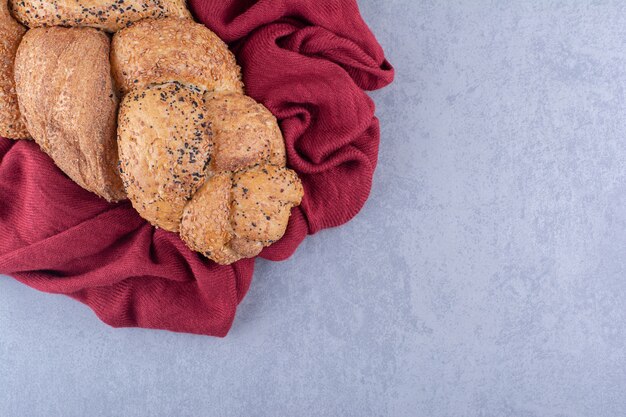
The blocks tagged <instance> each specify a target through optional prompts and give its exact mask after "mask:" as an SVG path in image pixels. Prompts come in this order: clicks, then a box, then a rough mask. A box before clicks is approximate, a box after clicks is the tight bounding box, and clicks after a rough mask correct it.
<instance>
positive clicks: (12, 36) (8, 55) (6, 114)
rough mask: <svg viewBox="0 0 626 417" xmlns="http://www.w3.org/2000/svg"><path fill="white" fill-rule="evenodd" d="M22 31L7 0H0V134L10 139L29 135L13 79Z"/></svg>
mask: <svg viewBox="0 0 626 417" xmlns="http://www.w3.org/2000/svg"><path fill="white" fill-rule="evenodd" d="M24 33H26V28H25V27H24V26H22V25H20V24H19V23H18V22H17V21H16V20H15V19H13V16H11V13H9V8H8V4H7V0H0V136H3V137H7V138H12V139H26V138H28V137H30V135H29V134H28V130H26V126H25V125H24V122H23V121H22V116H21V114H20V109H19V106H18V104H17V95H16V94H15V81H14V79H13V65H14V61H15V52H16V51H17V47H18V45H19V44H20V41H21V40H22V36H24Z"/></svg>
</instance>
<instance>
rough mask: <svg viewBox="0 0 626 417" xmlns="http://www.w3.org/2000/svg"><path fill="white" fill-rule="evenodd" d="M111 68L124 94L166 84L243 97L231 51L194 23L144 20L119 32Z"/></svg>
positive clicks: (237, 68)
mask: <svg viewBox="0 0 626 417" xmlns="http://www.w3.org/2000/svg"><path fill="white" fill-rule="evenodd" d="M111 67H112V70H113V77H114V78H115V81H116V83H117V85H118V87H119V88H120V90H121V92H122V93H124V94H125V93H127V92H128V91H130V90H131V89H133V88H144V87H146V86H147V85H149V84H160V83H164V82H168V81H178V82H180V83H184V84H190V85H194V86H197V87H199V88H203V89H205V90H209V91H233V92H238V93H243V84H242V82H241V71H240V68H239V66H238V65H237V62H236V60H235V57H234V55H233V54H232V52H230V50H229V49H228V46H227V45H226V44H225V43H224V41H222V40H221V39H220V38H219V37H218V36H217V35H216V34H215V33H213V32H211V31H210V30H209V29H207V27H206V26H204V25H201V24H199V23H196V22H194V21H192V20H186V19H176V18H169V19H158V20H155V19H146V20H142V21H141V22H138V23H135V24H134V25H132V26H130V27H128V28H125V29H122V30H120V31H119V32H117V33H116V34H115V36H114V37H113V43H112V46H111Z"/></svg>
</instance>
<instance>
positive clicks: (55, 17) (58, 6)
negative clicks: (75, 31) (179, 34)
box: [10, 0, 191, 32]
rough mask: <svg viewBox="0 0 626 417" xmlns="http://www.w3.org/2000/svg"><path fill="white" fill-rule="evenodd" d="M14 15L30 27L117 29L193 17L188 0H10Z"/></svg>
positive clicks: (110, 30) (109, 30)
mask: <svg viewBox="0 0 626 417" xmlns="http://www.w3.org/2000/svg"><path fill="white" fill-rule="evenodd" d="M10 2H11V6H12V8H13V14H14V15H15V17H16V18H17V19H18V20H19V21H20V22H22V23H23V24H24V25H26V26H28V27H30V28H36V27H42V26H69V27H93V28H98V29H102V30H105V31H107V32H117V31H118V30H120V29H121V28H123V27H125V26H128V25H129V24H131V23H133V22H136V21H138V20H141V19H145V18H162V17H166V16H175V17H181V18H189V19H191V14H190V13H189V10H187V7H186V6H185V0H10Z"/></svg>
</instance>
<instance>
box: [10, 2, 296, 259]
mask: <svg viewBox="0 0 626 417" xmlns="http://www.w3.org/2000/svg"><path fill="white" fill-rule="evenodd" d="M0 1H2V0H0ZM11 3H12V6H13V12H14V14H15V16H16V17H17V18H18V20H20V21H21V22H23V23H25V24H27V25H28V26H31V27H33V28H32V29H30V31H28V32H27V33H26V35H25V36H24V38H23V40H22V42H21V44H20V45H19V47H18V48H17V53H16V54H15V66H14V72H15V90H16V92H17V100H18V102H19V107H20V109H21V112H22V115H23V116H22V117H21V119H23V120H24V124H25V129H24V130H25V131H26V130H27V132H26V133H29V134H30V135H31V136H32V137H33V139H34V140H35V141H36V142H37V143H38V144H39V145H40V147H41V149H42V150H44V151H45V152H46V153H48V154H49V155H50V156H51V157H52V159H53V160H54V161H55V162H56V164H57V166H58V167H59V168H61V169H62V170H63V171H64V172H65V173H66V174H67V175H68V176H69V177H70V178H72V179H73V180H74V181H75V182H77V183H78V184H79V185H81V186H82V187H83V188H85V189H87V190H90V191H92V192H94V193H96V194H98V195H99V196H101V197H103V198H105V199H107V200H109V201H118V200H120V199H123V198H126V197H128V199H130V201H131V203H132V205H133V207H134V208H135V209H136V210H137V212H138V213H139V214H140V215H141V216H142V217H143V218H145V219H146V220H148V221H149V222H150V223H152V224H153V225H155V226H157V227H160V228H162V229H164V230H167V231H170V232H177V233H180V235H181V238H182V240H183V241H184V242H185V243H186V244H187V245H188V246H189V247H190V248H191V249H193V250H196V251H198V252H202V253H203V254H205V255H206V256H207V257H209V258H210V259H212V260H214V261H215V262H218V263H221V264H230V263H233V262H235V261H237V260H239V259H241V258H245V257H252V256H256V255H258V254H259V252H260V251H261V250H262V249H263V247H265V246H268V245H270V244H272V243H273V242H275V241H276V240H278V239H280V238H281V237H282V236H283V235H284V233H285V230H286V228H287V223H288V221H289V216H290V213H291V208H292V207H294V206H296V205H298V204H300V202H301V200H302V196H303V188H302V184H301V183H300V180H299V179H298V176H297V175H296V173H295V172H294V171H292V170H290V169H288V168H286V152H285V143H284V140H283V137H282V133H281V131H280V128H279V126H278V122H277V120H276V118H275V117H274V115H272V114H271V113H270V111H269V110H268V109H266V108H265V107H264V106H263V105H261V104H259V103H257V102H255V101H254V100H253V99H252V98H250V97H247V96H245V95H244V93H243V91H244V86H243V83H242V81H241V71H240V68H239V66H238V65H237V62H236V60H235V57H234V55H233V54H232V53H231V52H230V51H229V50H228V46H227V45H226V44H225V43H224V42H223V41H222V40H221V39H220V38H219V37H218V36H217V35H216V34H214V33H213V32H211V31H210V30H209V29H207V28H206V27H205V26H203V25H201V24H197V23H195V22H194V21H193V20H192V19H190V17H191V14H190V13H189V11H188V10H187V9H186V8H185V6H184V0H139V1H138V2H133V3H132V4H131V3H129V4H128V5H126V3H125V2H124V0H48V1H44V0H11ZM7 16H8V17H9V18H10V15H9V14H8V13H7ZM5 18H6V16H5ZM141 19H142V20H141ZM13 24H14V25H17V26H14V29H13V31H14V33H15V35H16V37H21V33H19V27H20V26H19V24H17V23H16V22H14V21H13ZM56 25H61V26H70V27H56ZM47 26H55V27H47ZM102 30H104V31H109V32H116V33H115V34H114V35H113V39H112V41H111V40H110V39H109V37H108V36H107V35H106V34H105V33H103V32H102ZM12 42H13V43H15V44H17V43H18V42H19V40H13V41H12ZM6 51H8V52H6ZM6 51H5V50H4V49H2V50H0V53H2V54H4V55H5V56H6V57H7V59H9V60H10V62H12V60H13V58H12V56H11V53H10V51H9V48H7V49H6ZM0 56H2V55H0ZM9 66H11V65H9ZM7 85H8V84H7ZM10 88H11V87H10V86H9V90H10ZM5 96H6V95H5ZM2 98H3V96H0V99H2ZM5 101H6V102H8V100H6V99H5ZM13 107H14V108H13V110H11V111H6V112H5V111H3V113H6V114H7V115H9V118H8V120H12V122H13V123H15V124H17V123H18V122H17V121H19V120H20V117H19V113H18V112H17V110H16V109H15V106H13ZM9 113H10V114H9ZM0 116H2V115H0ZM1 121H2V118H1V117H0V122H1ZM0 127H2V126H1V124H0Z"/></svg>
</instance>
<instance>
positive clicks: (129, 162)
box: [118, 82, 212, 232]
mask: <svg viewBox="0 0 626 417" xmlns="http://www.w3.org/2000/svg"><path fill="white" fill-rule="evenodd" d="M206 115H207V109H206V106H205V105H204V98H203V95H202V92H200V91H198V90H197V89H193V88H191V87H188V86H184V85H181V84H179V83H177V82H174V83H167V84H162V85H155V86H150V87H147V88H146V89H137V90H133V91H132V92H131V93H130V94H128V95H126V97H124V99H123V101H122V104H121V106H120V111H119V125H118V146H119V155H120V174H121V177H122V180H123V182H124V186H125V188H126V192H127V193H128V197H129V198H130V201H131V202H132V204H133V207H135V209H136V210H137V211H138V212H139V214H140V215H141V216H142V217H143V218H144V219H146V220H148V221H149V222H150V223H152V224H153V225H155V226H158V227H160V228H162V229H165V230H169V231H172V232H176V231H178V226H179V224H180V219H181V217H182V215H183V208H184V207H185V204H186V203H187V200H189V198H191V196H192V195H193V194H194V193H195V192H196V190H197V189H198V188H200V186H201V185H202V183H203V182H204V177H205V170H206V167H207V165H208V164H209V161H210V154H211V148H212V141H211V129H210V127H209V122H208V121H207V117H206Z"/></svg>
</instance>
